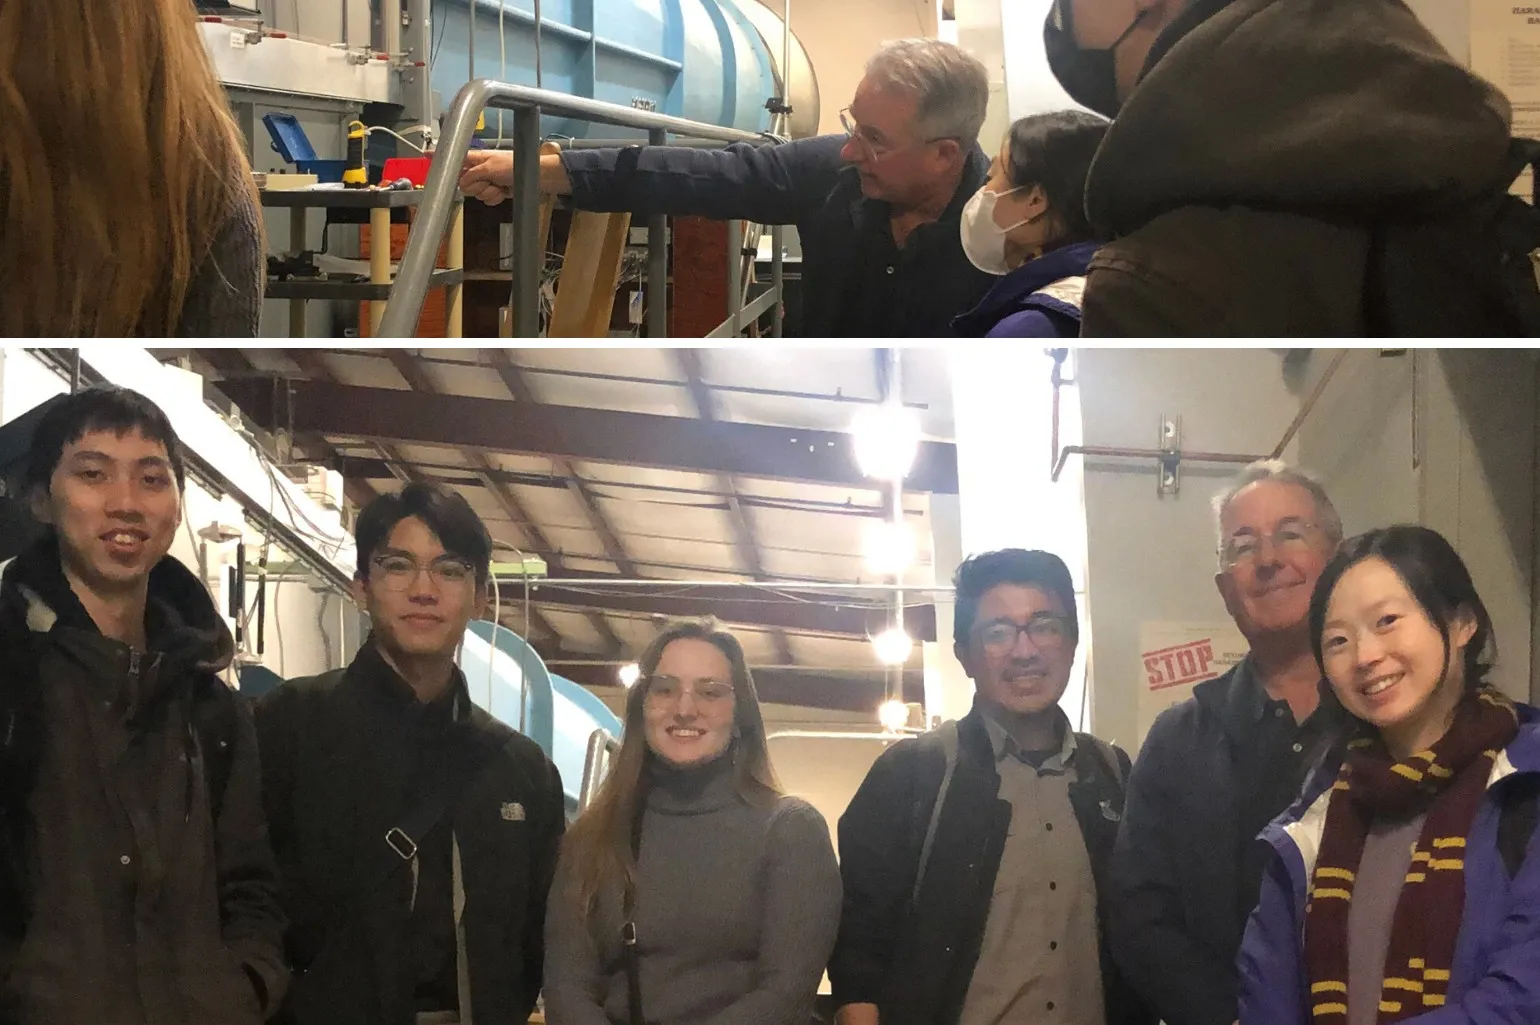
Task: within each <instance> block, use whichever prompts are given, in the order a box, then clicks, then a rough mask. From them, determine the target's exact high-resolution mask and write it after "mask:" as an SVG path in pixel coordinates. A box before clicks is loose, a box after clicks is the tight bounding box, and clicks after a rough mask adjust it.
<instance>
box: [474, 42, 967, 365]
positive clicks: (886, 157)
mask: <svg viewBox="0 0 1540 1025" xmlns="http://www.w3.org/2000/svg"><path fill="white" fill-rule="evenodd" d="M988 102H989V78H988V74H987V72H986V71H985V68H984V65H983V64H982V63H981V62H980V61H979V60H978V59H977V58H976V57H974V56H972V55H971V54H969V53H967V52H966V51H964V50H962V49H961V48H959V47H957V46H955V45H953V44H951V43H946V42H942V41H940V40H936V39H907V40H900V41H898V42H894V43H889V44H887V45H886V46H884V47H883V48H882V49H881V50H879V51H878V52H877V54H876V55H875V56H873V57H872V59H871V61H870V62H869V63H868V64H867V67H866V76H865V77H864V78H863V79H862V80H861V83H860V84H859V85H858V86H857V87H856V93H855V97H854V98H853V99H852V101H851V104H850V106H849V107H848V108H846V109H845V110H844V111H842V112H841V114H840V122H841V124H842V126H843V127H844V129H845V131H844V132H843V133H837V134H834V135H821V136H817V137H815V138H811V139H798V140H796V141H795V142H788V143H785V144H783V145H767V146H758V145H749V144H745V143H736V144H734V145H731V146H728V147H726V148H725V149H696V148H687V147H674V146H646V147H629V148H626V149H603V150H568V151H564V152H562V153H560V154H554V155H547V156H543V157H541V158H540V182H541V190H542V191H544V192H551V193H557V194H562V195H566V194H570V195H571V197H572V203H573V205H574V206H576V207H578V208H579V209H583V210H610V211H617V210H629V211H631V212H632V213H633V214H635V215H637V216H643V215H648V214H668V215H671V216H696V217H711V218H716V219H719V220H726V219H738V220H744V221H749V222H751V223H757V224H794V225H796V227H797V233H798V236H799V237H800V239H801V243H802V311H801V316H800V320H797V321H795V322H793V321H790V320H789V321H788V324H787V330H788V333H795V334H800V335H804V336H811V337H818V336H829V337H836V338H851V337H859V338H893V337H921V338H933V337H937V336H950V335H952V334H953V331H952V327H951V321H952V318H953V317H955V316H957V315H958V314H961V313H965V312H967V311H968V310H971V309H972V308H973V307H974V306H975V305H977V303H978V300H980V299H982V298H983V296H984V293H985V292H986V291H987V290H988V289H989V286H990V285H992V284H993V283H994V280H995V279H994V277H993V276H991V275H989V274H985V273H983V272H982V271H979V270H977V269H976V268H975V267H974V266H973V264H972V263H970V262H969V260H968V258H967V256H966V255H965V254H964V253H963V249H962V242H961V229H960V226H959V225H960V220H961V217H962V210H963V206H964V205H965V204H966V203H967V201H968V200H969V199H970V198H971V197H972V196H973V194H974V193H975V192H977V191H978V190H979V189H980V187H982V186H983V184H984V182H985V180H986V179H987V178H988V176H989V158H988V157H987V156H985V155H984V151H983V150H982V149H981V148H980V147H979V144H978V135H979V129H980V128H981V127H982V126H983V124H984V114H985V107H986V105H987V104H988ZM512 185H513V156H512V154H510V153H507V152H500V151H497V150H472V151H471V152H470V153H469V154H468V155H467V156H466V161H465V169H464V174H463V175H462V177H461V179H460V187H461V188H462V189H463V190H464V191H465V192H466V194H468V195H471V196H476V197H477V198H479V199H481V200H483V201H484V202H487V203H500V202H502V201H503V200H504V199H506V198H508V195H509V192H510V190H511V188H512ZM733 246H734V247H736V243H734V244H733Z"/></svg>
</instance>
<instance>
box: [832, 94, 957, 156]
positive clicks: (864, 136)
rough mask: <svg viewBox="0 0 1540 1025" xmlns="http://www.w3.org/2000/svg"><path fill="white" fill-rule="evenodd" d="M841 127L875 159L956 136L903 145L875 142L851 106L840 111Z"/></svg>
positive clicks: (940, 136) (939, 137) (943, 136)
mask: <svg viewBox="0 0 1540 1025" xmlns="http://www.w3.org/2000/svg"><path fill="white" fill-rule="evenodd" d="M840 127H841V128H843V129H845V134H846V135H848V136H850V137H851V138H852V139H854V140H855V141H856V144H857V145H859V146H860V147H861V149H862V151H863V152H864V153H865V154H866V158H867V159H868V160H874V161H875V160H882V159H885V158H886V157H890V156H892V155H893V154H894V153H897V152H899V151H901V150H905V149H908V148H909V146H911V145H914V146H924V145H927V144H929V143H932V142H941V141H942V140H943V139H951V138H954V136H951V135H938V136H936V137H935V138H933V139H924V140H922V141H920V142H917V143H909V144H905V145H903V146H895V145H893V144H892V143H888V142H873V141H872V139H871V136H870V134H869V131H868V129H867V128H865V127H864V126H863V125H862V124H861V123H860V122H859V121H857V120H856V119H855V117H854V116H852V115H851V113H850V108H849V107H846V108H845V109H844V110H842V111H840Z"/></svg>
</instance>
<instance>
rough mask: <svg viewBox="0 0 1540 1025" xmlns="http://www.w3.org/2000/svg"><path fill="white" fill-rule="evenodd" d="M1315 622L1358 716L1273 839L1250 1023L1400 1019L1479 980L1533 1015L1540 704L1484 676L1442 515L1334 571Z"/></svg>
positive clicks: (1375, 538)
mask: <svg viewBox="0 0 1540 1025" xmlns="http://www.w3.org/2000/svg"><path fill="white" fill-rule="evenodd" d="M1309 626H1310V640H1311V645H1312V648H1313V650H1314V652H1315V657H1316V660H1317V661H1318V662H1319V663H1320V666H1321V671H1322V672H1323V673H1324V674H1325V676H1326V678H1327V680H1328V681H1329V682H1330V684H1331V686H1332V689H1333V690H1334V691H1335V692H1336V695H1337V697H1338V699H1339V700H1340V701H1341V702H1342V705H1343V707H1345V708H1346V709H1347V710H1348V711H1350V712H1351V713H1353V715H1354V716H1356V717H1357V721H1356V723H1355V724H1354V725H1353V726H1352V727H1351V728H1350V732H1349V735H1348V737H1346V738H1344V739H1345V744H1344V746H1343V748H1342V750H1341V752H1339V757H1337V758H1334V759H1329V760H1328V763H1327V764H1326V765H1324V766H1323V767H1322V769H1321V771H1318V772H1317V773H1316V774H1315V777H1314V778H1313V779H1312V780H1311V781H1310V783H1309V785H1308V786H1307V787H1306V789H1305V794H1304V796H1303V798H1302V799H1301V800H1300V802H1299V803H1298V804H1296V805H1295V807H1294V809H1293V810H1291V811H1290V812H1289V813H1287V814H1285V815H1284V816H1282V817H1281V818H1280V819H1279V820H1278V821H1277V822H1275V823H1274V824H1273V825H1272V826H1271V827H1269V829H1268V830H1267V832H1266V833H1265V834H1264V839H1266V840H1268V841H1269V842H1270V843H1271V844H1272V846H1273V847H1274V848H1275V850H1276V852H1277V853H1276V855H1275V856H1274V857H1273V859H1272V863H1271V866H1270V868H1269V871H1268V874H1267V876H1266V878H1265V881H1264V883H1263V887H1262V894H1261V900H1260V902H1259V905H1258V908H1257V910H1256V912H1255V913H1254V914H1253V915H1252V918H1251V924H1250V926H1249V928H1248V930H1247V934H1246V940H1245V943H1244V945H1243V946H1242V950H1241V956H1240V962H1239V965H1240V970H1241V999H1240V1021H1241V1022H1242V1023H1244V1025H1268V1023H1273V1022H1276V1023H1279V1025H1282V1023H1284V1022H1290V1023H1297V1022H1302V1021H1307V1020H1314V1021H1315V1022H1317V1023H1323V1025H1324V1023H1335V1022H1340V1023H1343V1025H1389V1023H1394V1022H1398V1021H1401V1020H1403V1019H1406V1018H1410V1017H1414V1016H1418V1015H1421V1014H1423V1013H1424V1012H1425V1010H1426V1009H1427V1008H1437V1007H1445V1006H1447V1007H1450V1008H1454V1007H1458V1006H1461V1005H1463V1004H1465V1002H1466V1001H1467V1000H1469V999H1472V998H1474V997H1475V994H1476V993H1477V992H1479V993H1481V994H1484V995H1483V996H1482V997H1481V998H1480V999H1481V1002H1482V1004H1483V1006H1485V1007H1486V1008H1487V1009H1488V1012H1489V1013H1491V1014H1494V1015H1496V1016H1497V1017H1500V1018H1511V1019H1512V1020H1526V1021H1527V1020H1534V1017H1535V1015H1536V1013H1537V1011H1540V998H1537V997H1536V996H1535V995H1534V993H1535V990H1534V989H1533V985H1534V977H1533V975H1532V974H1529V975H1526V976H1525V977H1524V979H1523V981H1519V980H1518V979H1517V978H1516V976H1515V974H1514V971H1515V970H1514V968H1513V967H1511V966H1516V965H1520V964H1524V965H1532V964H1533V963H1534V962H1533V957H1534V951H1535V950H1536V949H1537V947H1540V917H1537V914H1536V908H1535V906H1534V904H1535V898H1534V896H1533V894H1535V893H1536V892H1537V890H1536V886H1537V882H1540V858H1536V857H1527V858H1526V857H1525V854H1526V850H1525V848H1526V847H1527V846H1528V840H1529V837H1528V836H1527V835H1526V834H1525V833H1516V832H1515V828H1513V827H1512V824H1513V823H1515V822H1518V821H1519V820H1518V819H1517V818H1515V817H1513V816H1512V814H1511V813H1512V812H1513V810H1514V809H1515V808H1517V807H1519V806H1520V803H1521V802H1522V801H1524V800H1528V801H1530V802H1531V803H1530V808H1531V815H1530V819H1529V821H1530V829H1531V830H1532V827H1533V816H1532V808H1533V804H1532V801H1533V794H1534V793H1535V789H1536V785H1537V783H1540V714H1537V712H1536V710H1535V709H1534V708H1531V707H1529V706H1523V705H1515V704H1514V703H1513V702H1511V701H1509V700H1508V699H1507V698H1506V697H1504V696H1503V695H1502V694H1501V693H1500V692H1499V691H1497V690H1496V689H1494V688H1492V687H1490V686H1488V685H1487V683H1486V672H1487V669H1488V665H1489V663H1488V659H1487V649H1488V645H1489V643H1490V641H1491V638H1492V628H1491V617H1490V616H1489V615H1488V614H1487V610H1486V605H1485V604H1484V603H1483V602H1482V600H1481V596H1480V595H1479V594H1478V593H1477V591H1476V587H1475V585H1474V584H1473V583H1472V581H1471V576H1470V573H1469V571H1468V570H1467V569H1466V567H1465V563H1464V562H1463V561H1462V560H1461V558H1460V556H1459V555H1458V554H1457V553H1456V552H1455V550H1454V548H1453V547H1452V546H1451V545H1450V544H1449V542H1448V541H1446V540H1445V539H1444V538H1443V537H1442V536H1441V535H1439V534H1438V533H1437V532H1435V531H1433V530H1429V529H1428V528H1426V527H1420V526H1394V527H1387V528H1383V529H1380V530H1373V531H1370V532H1369V533H1367V534H1363V535H1361V536H1359V537H1356V538H1353V539H1351V540H1349V541H1347V542H1345V543H1344V544H1343V546H1342V550H1341V551H1340V552H1339V553H1338V554H1337V555H1336V557H1335V558H1333V559H1332V560H1331V562H1330V563H1328V564H1327V566H1326V567H1325V569H1324V570H1323V572H1322V573H1321V576H1320V579H1319V581H1318V582H1317V583H1316V586H1315V591H1314V594H1313V596H1312V598H1311V602H1310V615H1309ZM1338 762H1340V767H1339V766H1338V764H1337V763H1338ZM1526 794H1527V795H1529V797H1528V798H1525V796H1524V795H1526ZM1515 835H1516V836H1517V838H1518V839H1517V843H1516V844H1515V843H1514V842H1512V840H1513V836H1515ZM1307 893H1309V894H1310V895H1311V896H1310V897H1309V902H1308V903H1307V902H1306V901H1307V898H1306V894H1307ZM1301 908H1303V909H1304V913H1303V915H1301V913H1300V909H1301ZM1406 966H1410V968H1408V967H1406ZM1526 971H1528V969H1526ZM1304 994H1313V995H1315V996H1313V997H1312V999H1313V1000H1314V1001H1317V1002H1316V1003H1315V1004H1314V1007H1313V1008H1311V1007H1308V1006H1304V997H1303V995H1304ZM1320 994H1335V996H1332V997H1322V996H1320Z"/></svg>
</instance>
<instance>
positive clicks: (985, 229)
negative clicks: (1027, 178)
mask: <svg viewBox="0 0 1540 1025" xmlns="http://www.w3.org/2000/svg"><path fill="white" fill-rule="evenodd" d="M1020 191H1021V186H1017V187H1016V188H1014V189H1009V190H1007V191H1005V192H990V191H989V190H988V189H979V190H978V191H977V192H975V193H974V194H973V198H972V199H970V200H968V205H967V206H964V207H963V212H962V223H961V225H960V231H961V233H962V247H963V252H964V253H965V254H967V257H968V262H969V263H971V264H973V266H975V267H977V268H978V269H979V270H981V271H983V272H984V273H985V274H1008V273H1010V269H1011V268H1010V266H1009V265H1008V264H1007V263H1006V262H1005V236H1006V235H1007V234H1008V233H1009V232H1012V231H1015V230H1016V229H1017V228H1019V227H1021V226H1022V225H1023V224H1026V223H1028V222H1029V221H1031V220H1032V218H1030V217H1024V218H1022V219H1021V220H1019V221H1017V222H1016V223H1015V224H1012V225H1011V226H1010V227H1008V228H1002V227H1000V226H999V225H998V224H996V223H995V204H996V203H998V202H999V201H1000V197H1001V196H1009V195H1010V194H1011V193H1012V192H1020Z"/></svg>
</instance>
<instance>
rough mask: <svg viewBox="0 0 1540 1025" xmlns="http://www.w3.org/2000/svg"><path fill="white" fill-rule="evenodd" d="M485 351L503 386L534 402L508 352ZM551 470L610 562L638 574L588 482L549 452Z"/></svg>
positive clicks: (626, 572)
mask: <svg viewBox="0 0 1540 1025" xmlns="http://www.w3.org/2000/svg"><path fill="white" fill-rule="evenodd" d="M487 355H489V356H490V357H491V359H492V366H493V368H494V369H495V370H496V371H497V375H498V377H500V378H501V379H502V382H503V386H504V387H505V388H507V389H508V393H509V394H510V395H512V396H513V397H514V399H515V401H518V402H524V403H530V404H533V403H534V402H535V396H534V393H533V392H531V391H530V390H529V382H528V381H526V380H525V379H524V374H523V372H522V371H520V370H519V368H517V367H515V366H514V365H513V361H512V360H510V359H509V358H508V353H507V352H506V351H504V350H502V349H491V350H488V352H487ZM551 468H552V472H553V473H554V474H555V475H556V476H558V477H561V478H564V479H565V482H566V485H567V491H568V492H569V493H570V494H571V495H572V497H573V498H574V499H575V500H576V501H577V504H578V508H579V509H581V510H582V512H583V516H584V518H586V519H587V520H588V526H589V528H590V529H591V530H592V531H593V532H594V533H595V534H597V535H599V542H600V544H602V545H603V546H604V554H605V557H606V558H608V559H609V560H610V561H611V562H613V563H614V564H615V565H616V566H617V567H618V568H619V569H620V572H621V575H623V576H628V577H636V576H641V574H640V573H638V572H637V569H636V563H634V562H632V561H631V556H630V555H628V554H626V549H625V546H624V545H622V544H621V543H620V537H619V535H618V534H616V533H615V528H614V526H613V525H611V523H610V521H609V518H608V517H606V516H605V515H604V510H602V509H601V508H599V502H598V499H597V498H596V497H595V496H594V494H593V492H592V491H590V490H589V488H588V484H587V483H586V482H585V481H584V480H583V479H582V477H580V476H579V475H578V472H577V470H576V469H574V468H573V466H572V464H571V463H570V462H568V461H567V460H566V459H565V458H563V457H561V456H553V457H552V459H551Z"/></svg>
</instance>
